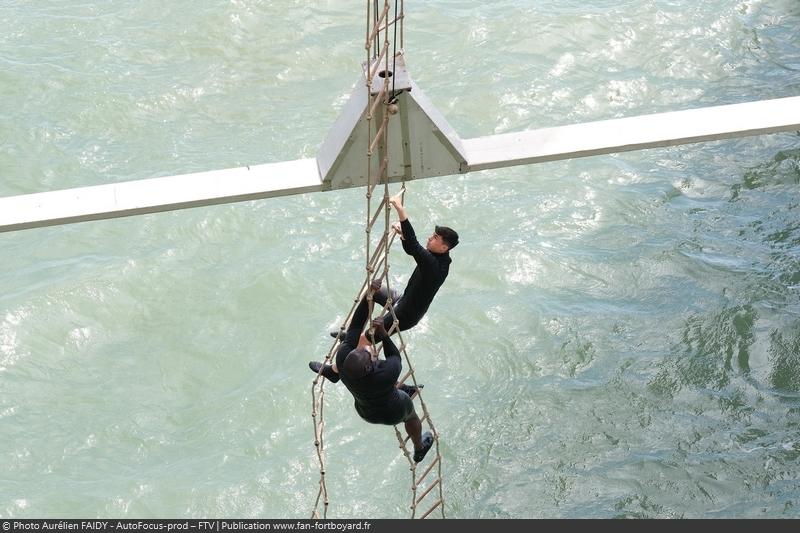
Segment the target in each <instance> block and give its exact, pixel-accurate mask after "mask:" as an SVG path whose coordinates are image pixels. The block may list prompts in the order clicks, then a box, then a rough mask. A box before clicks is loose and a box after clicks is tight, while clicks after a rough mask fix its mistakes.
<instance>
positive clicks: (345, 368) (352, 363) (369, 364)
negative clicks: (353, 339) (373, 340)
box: [340, 346, 375, 381]
mask: <svg viewBox="0 0 800 533" xmlns="http://www.w3.org/2000/svg"><path fill="white" fill-rule="evenodd" d="M374 368H375V362H373V361H372V355H371V354H370V351H369V348H368V347H367V346H362V347H361V348H356V349H355V350H353V351H352V352H350V353H349V354H347V357H345V358H344V364H343V365H342V368H341V369H340V372H341V373H342V377H344V378H346V379H348V380H350V381H355V380H357V379H361V378H363V377H364V376H366V375H368V374H371V373H372V370H373V369H374Z"/></svg>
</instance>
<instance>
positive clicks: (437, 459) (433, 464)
mask: <svg viewBox="0 0 800 533" xmlns="http://www.w3.org/2000/svg"><path fill="white" fill-rule="evenodd" d="M438 462H439V456H438V455H437V456H436V457H435V458H434V459H433V461H431V464H429V465H428V468H426V469H425V472H423V473H422V474H421V475H420V476H419V477H418V478H417V487H419V484H420V483H422V482H423V481H424V480H425V477H426V476H427V475H428V474H429V473H430V471H431V470H433V467H434V466H436V464H437V463H438Z"/></svg>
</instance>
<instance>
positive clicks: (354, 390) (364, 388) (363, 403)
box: [308, 280, 433, 463]
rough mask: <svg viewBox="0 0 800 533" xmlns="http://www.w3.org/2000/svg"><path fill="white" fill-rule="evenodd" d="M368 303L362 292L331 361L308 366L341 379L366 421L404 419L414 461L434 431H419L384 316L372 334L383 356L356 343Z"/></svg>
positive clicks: (413, 389)
mask: <svg viewBox="0 0 800 533" xmlns="http://www.w3.org/2000/svg"><path fill="white" fill-rule="evenodd" d="M379 286H380V282H379V281H377V280H376V281H373V282H372V284H371V289H370V290H371V291H374V290H376V289H377V288H378V287H379ZM368 306H369V304H368V303H367V298H366V296H365V297H364V298H362V299H361V302H359V304H358V307H356V310H355V312H354V313H353V317H352V319H351V320H350V327H348V328H347V333H346V334H345V337H344V340H342V342H341V344H340V345H339V349H338V350H337V351H336V359H335V361H334V363H333V364H332V365H323V363H320V362H319V361H311V362H309V363H308V366H309V368H311V370H312V371H313V372H315V373H320V368H322V375H323V376H325V378H327V379H329V380H330V381H332V382H334V383H336V382H337V381H339V379H341V380H342V383H344V385H345V387H347V390H349V391H350V393H351V394H352V395H353V398H354V400H355V402H354V405H355V408H356V412H357V413H358V414H359V416H360V417H361V418H363V419H364V420H366V421H367V422H369V423H371V424H386V425H390V426H393V425H395V424H399V423H400V422H403V423H404V424H405V427H406V432H407V433H408V435H409V437H411V442H412V443H413V444H414V461H415V462H417V463H419V462H420V461H422V460H423V459H424V458H425V454H427V453H428V450H430V449H431V446H432V445H433V435H432V434H431V433H430V431H426V432H425V433H424V434H422V422H421V421H420V419H419V417H418V416H417V413H416V411H415V410H414V403H413V402H412V401H411V396H413V395H414V393H415V392H416V390H417V388H416V387H414V386H409V385H405V384H402V385H401V384H398V382H397V378H398V377H399V376H400V371H401V370H402V368H403V360H402V358H401V357H400V351H399V350H398V349H397V346H395V344H394V343H393V342H392V340H391V338H389V335H388V334H387V333H386V329H385V328H384V325H383V320H381V319H380V318H376V319H375V320H374V321H373V322H372V328H373V332H374V333H373V335H372V336H373V339H374V341H375V342H383V354H384V356H385V359H378V358H377V356H376V355H375V349H374V346H373V345H371V344H369V343H368V344H366V345H364V346H361V347H359V338H360V337H361V332H362V331H363V330H364V326H365V324H366V322H367V318H368V316H369V307H368ZM420 387H422V385H420Z"/></svg>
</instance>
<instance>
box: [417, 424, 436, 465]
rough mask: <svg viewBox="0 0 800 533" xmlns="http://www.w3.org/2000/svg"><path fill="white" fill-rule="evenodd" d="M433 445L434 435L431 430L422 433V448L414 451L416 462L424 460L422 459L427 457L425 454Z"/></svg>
mask: <svg viewBox="0 0 800 533" xmlns="http://www.w3.org/2000/svg"><path fill="white" fill-rule="evenodd" d="M431 446H433V435H432V434H431V432H430V431H426V432H425V433H423V435H422V449H421V450H415V451H414V462H415V463H419V462H422V460H423V459H425V454H427V453H428V450H430V449H431Z"/></svg>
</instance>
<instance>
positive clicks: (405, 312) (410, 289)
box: [331, 193, 458, 338]
mask: <svg viewBox="0 0 800 533" xmlns="http://www.w3.org/2000/svg"><path fill="white" fill-rule="evenodd" d="M389 203H390V204H391V205H392V207H394V208H395V210H396V211H397V218H398V219H399V220H400V222H399V223H398V222H396V223H394V224H393V225H392V229H393V230H394V231H395V232H396V233H397V234H398V235H399V236H400V240H401V242H402V244H403V250H404V251H405V252H406V253H407V254H408V255H410V256H412V257H413V258H414V261H416V263H417V266H416V268H414V272H412V273H411V278H409V280H408V284H407V285H406V288H405V290H404V291H403V292H402V293H399V292H397V291H396V290H394V289H392V305H393V306H394V312H395V315H396V316H397V320H398V330H399V331H405V330H407V329H410V328H413V327H414V326H416V325H417V323H419V321H420V320H422V317H423V316H425V313H426V312H427V311H428V307H430V305H431V302H432V301H433V297H434V296H436V293H437V292H438V291H439V288H440V287H441V286H442V284H443V283H444V280H445V279H446V278H447V274H448V272H449V271H450V263H451V259H450V250H452V249H453V248H455V247H456V246H457V245H458V233H456V232H455V231H454V230H453V229H451V228H448V227H447V226H436V227H435V230H434V232H433V234H432V235H431V236H430V237H428V241H427V242H426V245H425V247H424V248H423V247H422V245H421V244H420V243H419V241H418V240H417V235H416V233H415V232H414V228H413V226H411V222H410V221H409V220H408V213H406V210H405V207H403V199H402V193H400V194H397V195H395V196H392V197H391V198H390V199H389ZM388 295H389V292H388V290H387V289H386V287H381V288H380V289H379V290H377V291H376V292H375V295H374V296H373V298H374V301H375V302H376V303H377V304H379V305H381V306H384V305H386V302H387V300H388ZM383 320H384V322H383V326H384V328H385V329H386V331H391V327H392V323H393V322H394V319H393V317H392V313H391V312H387V313H386V314H385V315H384V316H383ZM392 334H394V331H392ZM331 336H332V337H337V336H338V337H339V338H341V337H342V333H340V332H335V331H333V332H331Z"/></svg>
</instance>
